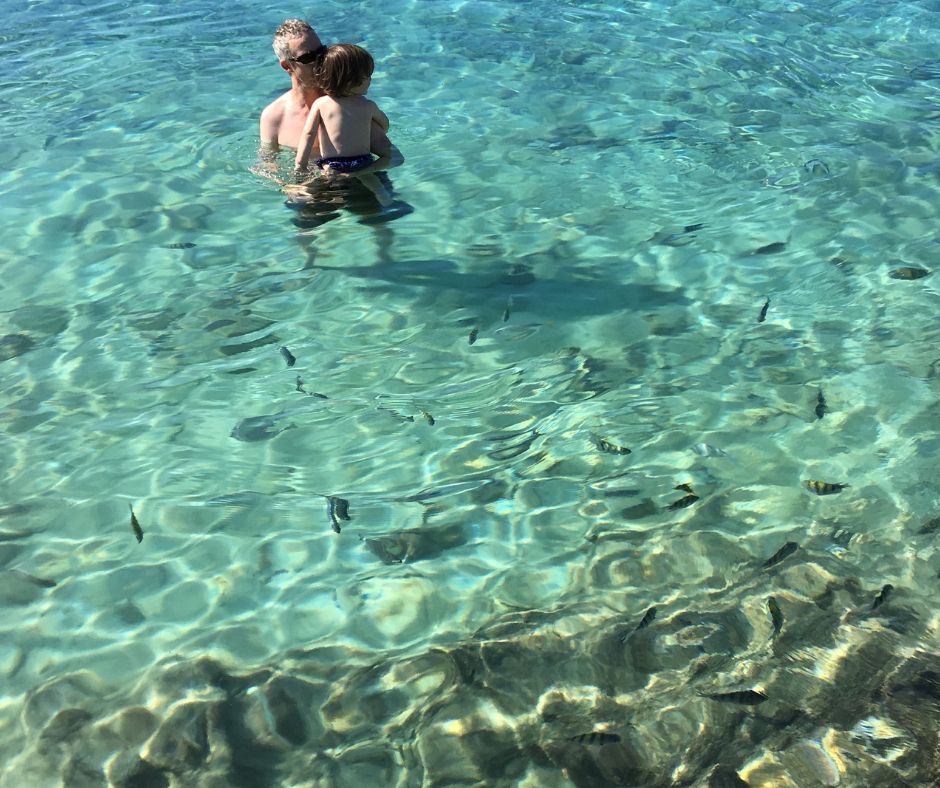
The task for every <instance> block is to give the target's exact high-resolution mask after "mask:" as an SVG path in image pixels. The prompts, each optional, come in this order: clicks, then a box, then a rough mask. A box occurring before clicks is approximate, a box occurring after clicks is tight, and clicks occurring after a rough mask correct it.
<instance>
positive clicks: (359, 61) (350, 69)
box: [316, 44, 375, 98]
mask: <svg viewBox="0 0 940 788" xmlns="http://www.w3.org/2000/svg"><path fill="white" fill-rule="evenodd" d="M374 70H375V61H374V60H373V59H372V55H370V54H369V53H368V52H366V50H364V49H363V48H362V47H360V46H356V45H355V44H333V45H332V46H330V47H328V48H327V50H326V54H325V55H324V56H323V61H322V62H321V63H320V66H319V68H317V77H316V79H317V84H318V86H319V88H320V90H322V91H323V92H324V93H326V95H327V96H329V97H330V98H342V97H343V96H351V95H352V91H353V90H354V89H355V88H356V86H357V85H359V84H361V83H362V81H363V80H365V79H366V77H371V76H372V72H373V71H374Z"/></svg>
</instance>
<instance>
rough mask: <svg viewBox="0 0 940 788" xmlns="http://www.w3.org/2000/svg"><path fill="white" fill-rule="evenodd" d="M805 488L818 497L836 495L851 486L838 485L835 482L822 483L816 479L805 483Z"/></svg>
mask: <svg viewBox="0 0 940 788" xmlns="http://www.w3.org/2000/svg"><path fill="white" fill-rule="evenodd" d="M803 486H804V487H806V489H807V490H809V491H810V492H814V493H816V495H834V494H835V493H837V492H842V491H843V490H844V489H845V488H846V487H848V486H849V485H847V484H836V483H834V482H820V481H817V480H816V479H807V480H806V481H805V482H803Z"/></svg>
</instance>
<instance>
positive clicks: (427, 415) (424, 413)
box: [421, 410, 434, 427]
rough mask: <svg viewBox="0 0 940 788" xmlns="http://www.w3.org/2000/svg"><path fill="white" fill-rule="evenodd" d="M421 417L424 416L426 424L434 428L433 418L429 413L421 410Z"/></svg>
mask: <svg viewBox="0 0 940 788" xmlns="http://www.w3.org/2000/svg"><path fill="white" fill-rule="evenodd" d="M421 415H422V416H424V420H425V421H426V422H427V423H428V424H430V425H431V426H432V427H433V426H434V417H433V416H432V415H431V414H430V413H428V412H427V411H426V410H422V411H421Z"/></svg>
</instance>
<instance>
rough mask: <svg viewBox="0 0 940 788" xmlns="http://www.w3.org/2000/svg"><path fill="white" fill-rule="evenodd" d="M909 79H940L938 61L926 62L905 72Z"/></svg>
mask: <svg viewBox="0 0 940 788" xmlns="http://www.w3.org/2000/svg"><path fill="white" fill-rule="evenodd" d="M907 73H908V74H910V75H911V79H940V61H936V60H928V61H927V62H926V63H921V64H920V65H919V66H914V68H912V69H911V70H910V71H908V72H907Z"/></svg>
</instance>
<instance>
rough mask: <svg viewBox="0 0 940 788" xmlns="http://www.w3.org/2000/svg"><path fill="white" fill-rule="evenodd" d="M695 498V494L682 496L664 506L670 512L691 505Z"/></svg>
mask: <svg viewBox="0 0 940 788" xmlns="http://www.w3.org/2000/svg"><path fill="white" fill-rule="evenodd" d="M697 500H698V496H697V495H694V494H690V495H686V496H684V497H683V498H680V499H679V500H678V501H673V502H672V503H671V504H669V506H667V507H666V508H667V509H668V510H669V511H670V512H672V511H675V510H676V509H685V508H686V507H688V506H691V505H692V504H693V503H695V502H696V501H697Z"/></svg>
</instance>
